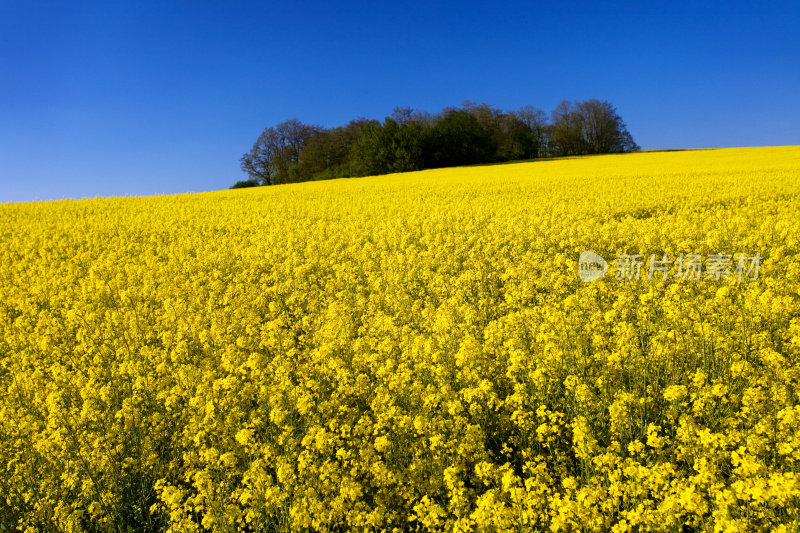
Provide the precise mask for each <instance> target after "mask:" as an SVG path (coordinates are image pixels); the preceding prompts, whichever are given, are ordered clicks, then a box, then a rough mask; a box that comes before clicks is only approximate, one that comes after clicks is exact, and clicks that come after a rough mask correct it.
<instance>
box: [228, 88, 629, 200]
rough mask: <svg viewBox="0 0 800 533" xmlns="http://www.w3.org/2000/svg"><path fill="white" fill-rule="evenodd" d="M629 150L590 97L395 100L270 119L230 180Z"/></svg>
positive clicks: (280, 179)
mask: <svg viewBox="0 0 800 533" xmlns="http://www.w3.org/2000/svg"><path fill="white" fill-rule="evenodd" d="M635 150H639V146H637V145H636V143H635V142H634V140H633V137H632V136H631V134H630V133H629V132H628V130H627V127H626V125H625V123H624V122H623V120H622V118H621V117H620V116H619V114H618V113H617V110H616V109H615V108H614V106H613V105H611V104H610V103H609V102H605V101H600V100H596V99H591V100H586V101H583V102H568V101H563V102H561V103H560V104H559V105H558V106H557V107H556V108H555V109H554V110H553V112H552V113H551V114H550V117H548V116H547V115H546V114H545V113H544V111H542V110H540V109H537V108H535V107H533V106H524V107H522V108H521V109H519V110H517V111H500V110H497V109H495V108H493V107H492V106H491V105H489V104H474V103H472V102H465V103H464V104H463V105H462V106H461V107H460V108H456V107H448V108H445V109H444V110H442V111H441V112H439V113H437V114H435V115H431V114H430V113H427V112H425V111H415V110H413V109H411V108H407V107H398V108H395V110H394V112H393V113H392V115H391V116H390V117H386V119H385V120H384V121H383V122H380V121H378V120H367V119H364V118H359V119H355V120H351V121H350V122H349V123H348V124H346V125H344V126H339V127H335V128H323V127H321V126H316V125H310V124H303V123H302V122H300V121H299V120H297V119H290V120H287V121H285V122H281V123H280V124H278V125H276V126H274V127H268V128H266V129H265V130H264V131H263V132H262V133H261V135H259V137H258V139H257V140H256V142H255V143H254V144H253V147H252V149H251V150H250V151H249V152H247V153H246V154H244V155H243V156H242V158H241V160H240V163H241V168H242V170H243V171H244V172H245V173H247V176H248V179H246V180H242V181H239V182H237V183H236V184H235V185H234V186H233V187H234V188H238V187H249V186H257V185H275V184H279V183H294V182H299V181H309V180H321V179H330V178H342V177H354V176H371V175H376V174H388V173H391V172H407V171H413V170H423V169H428V168H440V167H451V166H461V165H473V164H480V163H497V162H504V161H519V160H528V159H536V158H541V157H563V156H571V155H588V154H605V153H619V152H630V151H635Z"/></svg>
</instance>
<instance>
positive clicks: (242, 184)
mask: <svg viewBox="0 0 800 533" xmlns="http://www.w3.org/2000/svg"><path fill="white" fill-rule="evenodd" d="M260 185H261V184H260V183H259V182H258V180H255V179H252V178H251V179H249V180H239V181H237V182H236V183H234V184H233V185H231V189H245V188H247V187H258V186H260Z"/></svg>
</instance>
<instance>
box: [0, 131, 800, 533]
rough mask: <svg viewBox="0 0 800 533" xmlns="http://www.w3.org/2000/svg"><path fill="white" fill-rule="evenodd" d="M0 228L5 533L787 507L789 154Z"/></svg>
mask: <svg viewBox="0 0 800 533" xmlns="http://www.w3.org/2000/svg"><path fill="white" fill-rule="evenodd" d="M0 244H1V245H2V246H0V531H13V530H17V529H19V530H27V531H71V532H78V531H164V530H169V531H174V532H190V531H203V530H213V531H487V532H488V531H492V532H495V531H496V532H502V531H566V530H573V531H615V532H622V531H719V532H723V531H724V532H728V531H731V532H733V531H767V530H773V531H793V530H795V531H796V530H798V528H800V147H778V148H744V149H724V150H705V151H686V152H663V153H646V152H645V153H634V154H625V155H609V156H595V157H587V158H572V159H563V160H553V161H539V162H532V163H520V164H510V165H497V166H484V167H469V168H455V169H442V170H429V171H422V172H415V173H409V174H396V175H390V176H382V177H370V178H363V179H348V180H336V181H328V182H313V183H302V184H296V185H286V186H275V187H262V188H257V189H249V190H235V191H223V192H214V193H204V194H187V195H178V196H161V197H149V198H113V199H86V200H80V201H57V202H43V203H21V204H5V205H0ZM587 251H588V252H593V253H594V254H596V256H592V257H596V261H595V263H596V264H594V265H593V267H594V269H595V270H593V272H595V273H597V274H598V277H599V279H597V280H595V281H590V282H589V281H583V280H582V278H581V276H580V275H579V273H581V272H583V271H582V270H580V269H579V264H578V259H579V257H580V255H581V253H582V252H587ZM597 258H602V259H604V260H606V261H607V263H608V270H607V272H606V273H605V275H604V276H602V273H603V270H602V268H601V267H602V261H601V260H600V259H597ZM637 258H638V259H637ZM690 259H691V260H690ZM637 260H641V264H640V265H639V268H641V272H639V271H638V270H635V269H633V268H630V269H629V268H628V267H630V266H632V265H634V264H635V263H636V261H637ZM691 265H700V269H699V270H698V269H694V270H692V269H689V266H691ZM587 268H588V267H587ZM598 269H599V270H598ZM651 273H652V274H653V275H650V274H651ZM665 278H666V279H665Z"/></svg>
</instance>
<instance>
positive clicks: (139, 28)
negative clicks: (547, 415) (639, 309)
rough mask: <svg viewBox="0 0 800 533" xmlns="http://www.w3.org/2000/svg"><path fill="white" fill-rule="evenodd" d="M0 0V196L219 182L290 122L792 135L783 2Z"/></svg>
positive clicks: (650, 135)
mask: <svg viewBox="0 0 800 533" xmlns="http://www.w3.org/2000/svg"><path fill="white" fill-rule="evenodd" d="M606 4H608V5H611V4H612V3H603V2H596V1H594V2H571V3H564V2H536V3H531V2H519V3H515V2H508V3H503V2H495V3H485V2H469V1H462V2H459V3H440V2H436V1H428V2H420V3H410V2H391V3H381V2H342V3H336V2H245V1H241V2H236V1H219V2H209V1H201V0H193V1H191V0H159V1H148V0H143V1H142V0H137V1H133V0H131V1H128V2H121V1H111V0H105V1H97V2H85V1H81V0H74V1H57V2H44V1H38V0H0V202H6V201H24V200H45V199H55V198H81V197H94V196H124V195H150V194H163V193H180V192H188V191H206V190H214V189H223V188H227V187H228V186H230V185H231V184H232V183H233V182H235V181H236V180H239V179H243V178H244V177H245V176H244V174H243V173H242V172H241V171H240V169H239V157H240V156H241V155H242V154H243V153H244V152H246V151H247V150H249V148H250V147H251V145H252V143H253V141H254V140H255V139H256V137H257V136H258V134H259V133H260V132H261V130H262V129H264V128H265V127H267V126H270V125H274V124H276V123H278V122H281V121H283V120H285V119H288V118H293V117H295V118H298V119H300V120H302V121H304V122H309V123H315V124H320V125H323V126H336V125H339V124H343V123H346V122H347V121H348V120H350V119H352V118H355V117H361V116H363V117H367V118H379V119H382V118H383V117H385V116H387V115H389V114H391V111H392V109H393V108H394V107H395V106H410V107H413V108H416V109H424V110H427V111H431V112H435V111H438V110H440V109H441V108H442V107H445V106H452V105H460V104H461V103H462V102H463V101H465V100H472V101H475V102H487V103H490V104H493V105H494V106H495V107H497V108H500V109H516V108H519V107H520V106H523V105H526V104H532V105H535V106H537V107H539V108H542V109H544V110H545V111H546V112H548V113H549V112H550V111H551V110H552V109H553V107H555V106H556V105H557V104H558V102H559V101H560V100H562V99H568V100H582V99H587V98H599V99H602V100H608V101H610V102H611V103H613V104H614V105H615V106H616V107H617V109H618V111H619V113H620V115H621V116H622V117H623V119H624V120H625V121H626V122H627V124H628V128H629V130H630V131H631V133H632V134H633V136H634V138H635V140H636V141H637V142H638V143H639V144H640V145H641V146H642V147H643V148H645V149H661V148H690V147H703V148H707V147H724V146H758V145H788V144H792V145H797V144H800V104H799V103H798V98H797V94H800V37H799V35H800V31H798V28H800V2H797V1H796V0H795V1H791V2H790V1H785V2H783V1H776V2H763V3H762V2H722V1H715V2H659V3H652V4H650V3H643V2H630V3H625V2H616V3H613V5H614V7H608V5H606Z"/></svg>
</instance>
